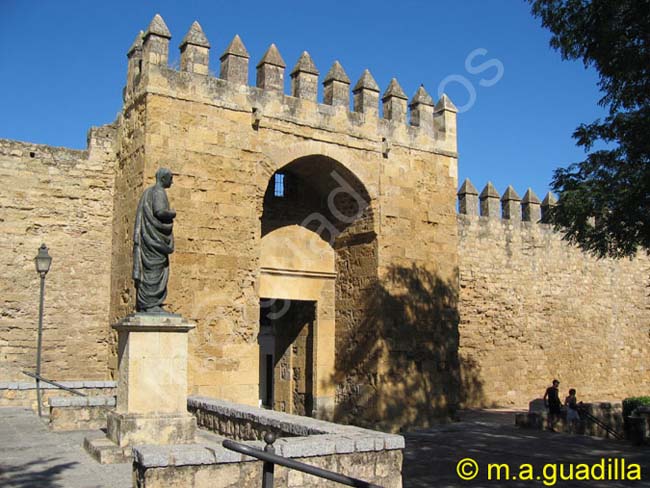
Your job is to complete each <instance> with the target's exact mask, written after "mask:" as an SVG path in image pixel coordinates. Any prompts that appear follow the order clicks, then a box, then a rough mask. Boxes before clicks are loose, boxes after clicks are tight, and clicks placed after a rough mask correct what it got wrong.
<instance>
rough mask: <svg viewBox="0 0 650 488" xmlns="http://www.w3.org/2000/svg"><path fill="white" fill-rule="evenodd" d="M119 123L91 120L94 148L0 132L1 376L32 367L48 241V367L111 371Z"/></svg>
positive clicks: (58, 373)
mask: <svg viewBox="0 0 650 488" xmlns="http://www.w3.org/2000/svg"><path fill="white" fill-rule="evenodd" d="M113 140H114V127H113V126H104V127H100V128H93V129H91V130H90V132H89V135H88V149H87V150H85V151H77V150H72V149H65V148H58V147H51V146H43V145H38V144H31V143H24V142H17V141H9V140H6V139H0V176H1V177H2V191H1V192H0V269H2V280H0V295H1V296H2V301H3V304H2V312H1V314H2V316H1V319H0V380H14V381H16V380H18V381H22V380H24V379H26V378H27V377H26V376H24V375H23V374H22V371H23V370H31V371H34V369H35V365H36V340H37V329H38V305H39V276H38V274H37V273H36V270H35V267H34V257H35V256H36V253H37V251H38V248H39V246H40V245H41V243H45V244H47V246H48V248H49V253H50V256H52V259H53V261H52V267H51V269H50V271H49V273H48V275H47V279H46V285H45V308H44V321H43V329H44V330H43V356H42V370H41V371H42V374H43V376H44V377H46V378H51V379H53V380H66V379H76V378H79V377H80V376H82V377H84V378H87V379H89V380H92V379H96V380H100V379H105V378H107V377H108V370H107V360H108V355H109V350H108V347H107V344H108V330H109V328H108V322H107V320H108V306H109V300H108V298H109V295H110V293H109V280H110V261H109V260H108V259H107V257H108V256H110V253H111V226H112V225H111V224H112V208H113V180H114V161H115V153H114V147H113Z"/></svg>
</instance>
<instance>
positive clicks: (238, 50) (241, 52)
mask: <svg viewBox="0 0 650 488" xmlns="http://www.w3.org/2000/svg"><path fill="white" fill-rule="evenodd" d="M228 55H233V56H239V57H240V58H247V59H248V58H250V55H249V54H248V51H247V50H246V46H244V43H243V42H242V40H241V38H240V37H239V34H235V37H233V38H232V41H230V44H228V47H227V48H226V50H225V51H224V52H223V54H222V55H221V60H222V61H223V58H225V57H226V56H228Z"/></svg>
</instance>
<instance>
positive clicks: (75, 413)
mask: <svg viewBox="0 0 650 488" xmlns="http://www.w3.org/2000/svg"><path fill="white" fill-rule="evenodd" d="M115 404H116V400H115V397H114V396H88V397H80V396H76V397H52V398H50V399H49V405H50V429H51V430H57V431H60V430H94V429H101V428H104V427H106V414H107V413H108V411H109V410H111V409H113V408H115Z"/></svg>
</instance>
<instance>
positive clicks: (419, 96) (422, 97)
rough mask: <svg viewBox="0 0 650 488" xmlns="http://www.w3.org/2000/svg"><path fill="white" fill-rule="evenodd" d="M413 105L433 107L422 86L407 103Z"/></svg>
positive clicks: (431, 99) (429, 96) (431, 100)
mask: <svg viewBox="0 0 650 488" xmlns="http://www.w3.org/2000/svg"><path fill="white" fill-rule="evenodd" d="M415 105H428V106H430V107H433V105H434V103H433V98H431V95H429V94H428V93H427V91H426V90H425V89H424V85H420V87H419V88H418V90H417V91H416V92H415V95H413V98H412V99H411V103H409V106H411V107H413V106H415ZM465 181H466V182H467V181H469V180H465ZM470 185H471V183H470ZM477 195H478V193H477Z"/></svg>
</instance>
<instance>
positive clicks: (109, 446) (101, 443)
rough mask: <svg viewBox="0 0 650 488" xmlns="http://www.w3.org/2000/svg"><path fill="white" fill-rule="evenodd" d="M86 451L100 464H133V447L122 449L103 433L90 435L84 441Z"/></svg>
mask: <svg viewBox="0 0 650 488" xmlns="http://www.w3.org/2000/svg"><path fill="white" fill-rule="evenodd" d="M84 449H85V450H86V452H87V453H88V454H90V456H91V457H92V458H93V459H94V460H95V461H97V462H98V463H100V464H122V463H131V462H133V451H132V449H131V447H130V446H129V447H120V446H118V445H117V444H115V443H114V442H113V441H111V440H110V439H109V438H108V437H106V434H104V432H102V431H98V432H96V433H93V434H90V435H88V436H86V438H85V439H84Z"/></svg>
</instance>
